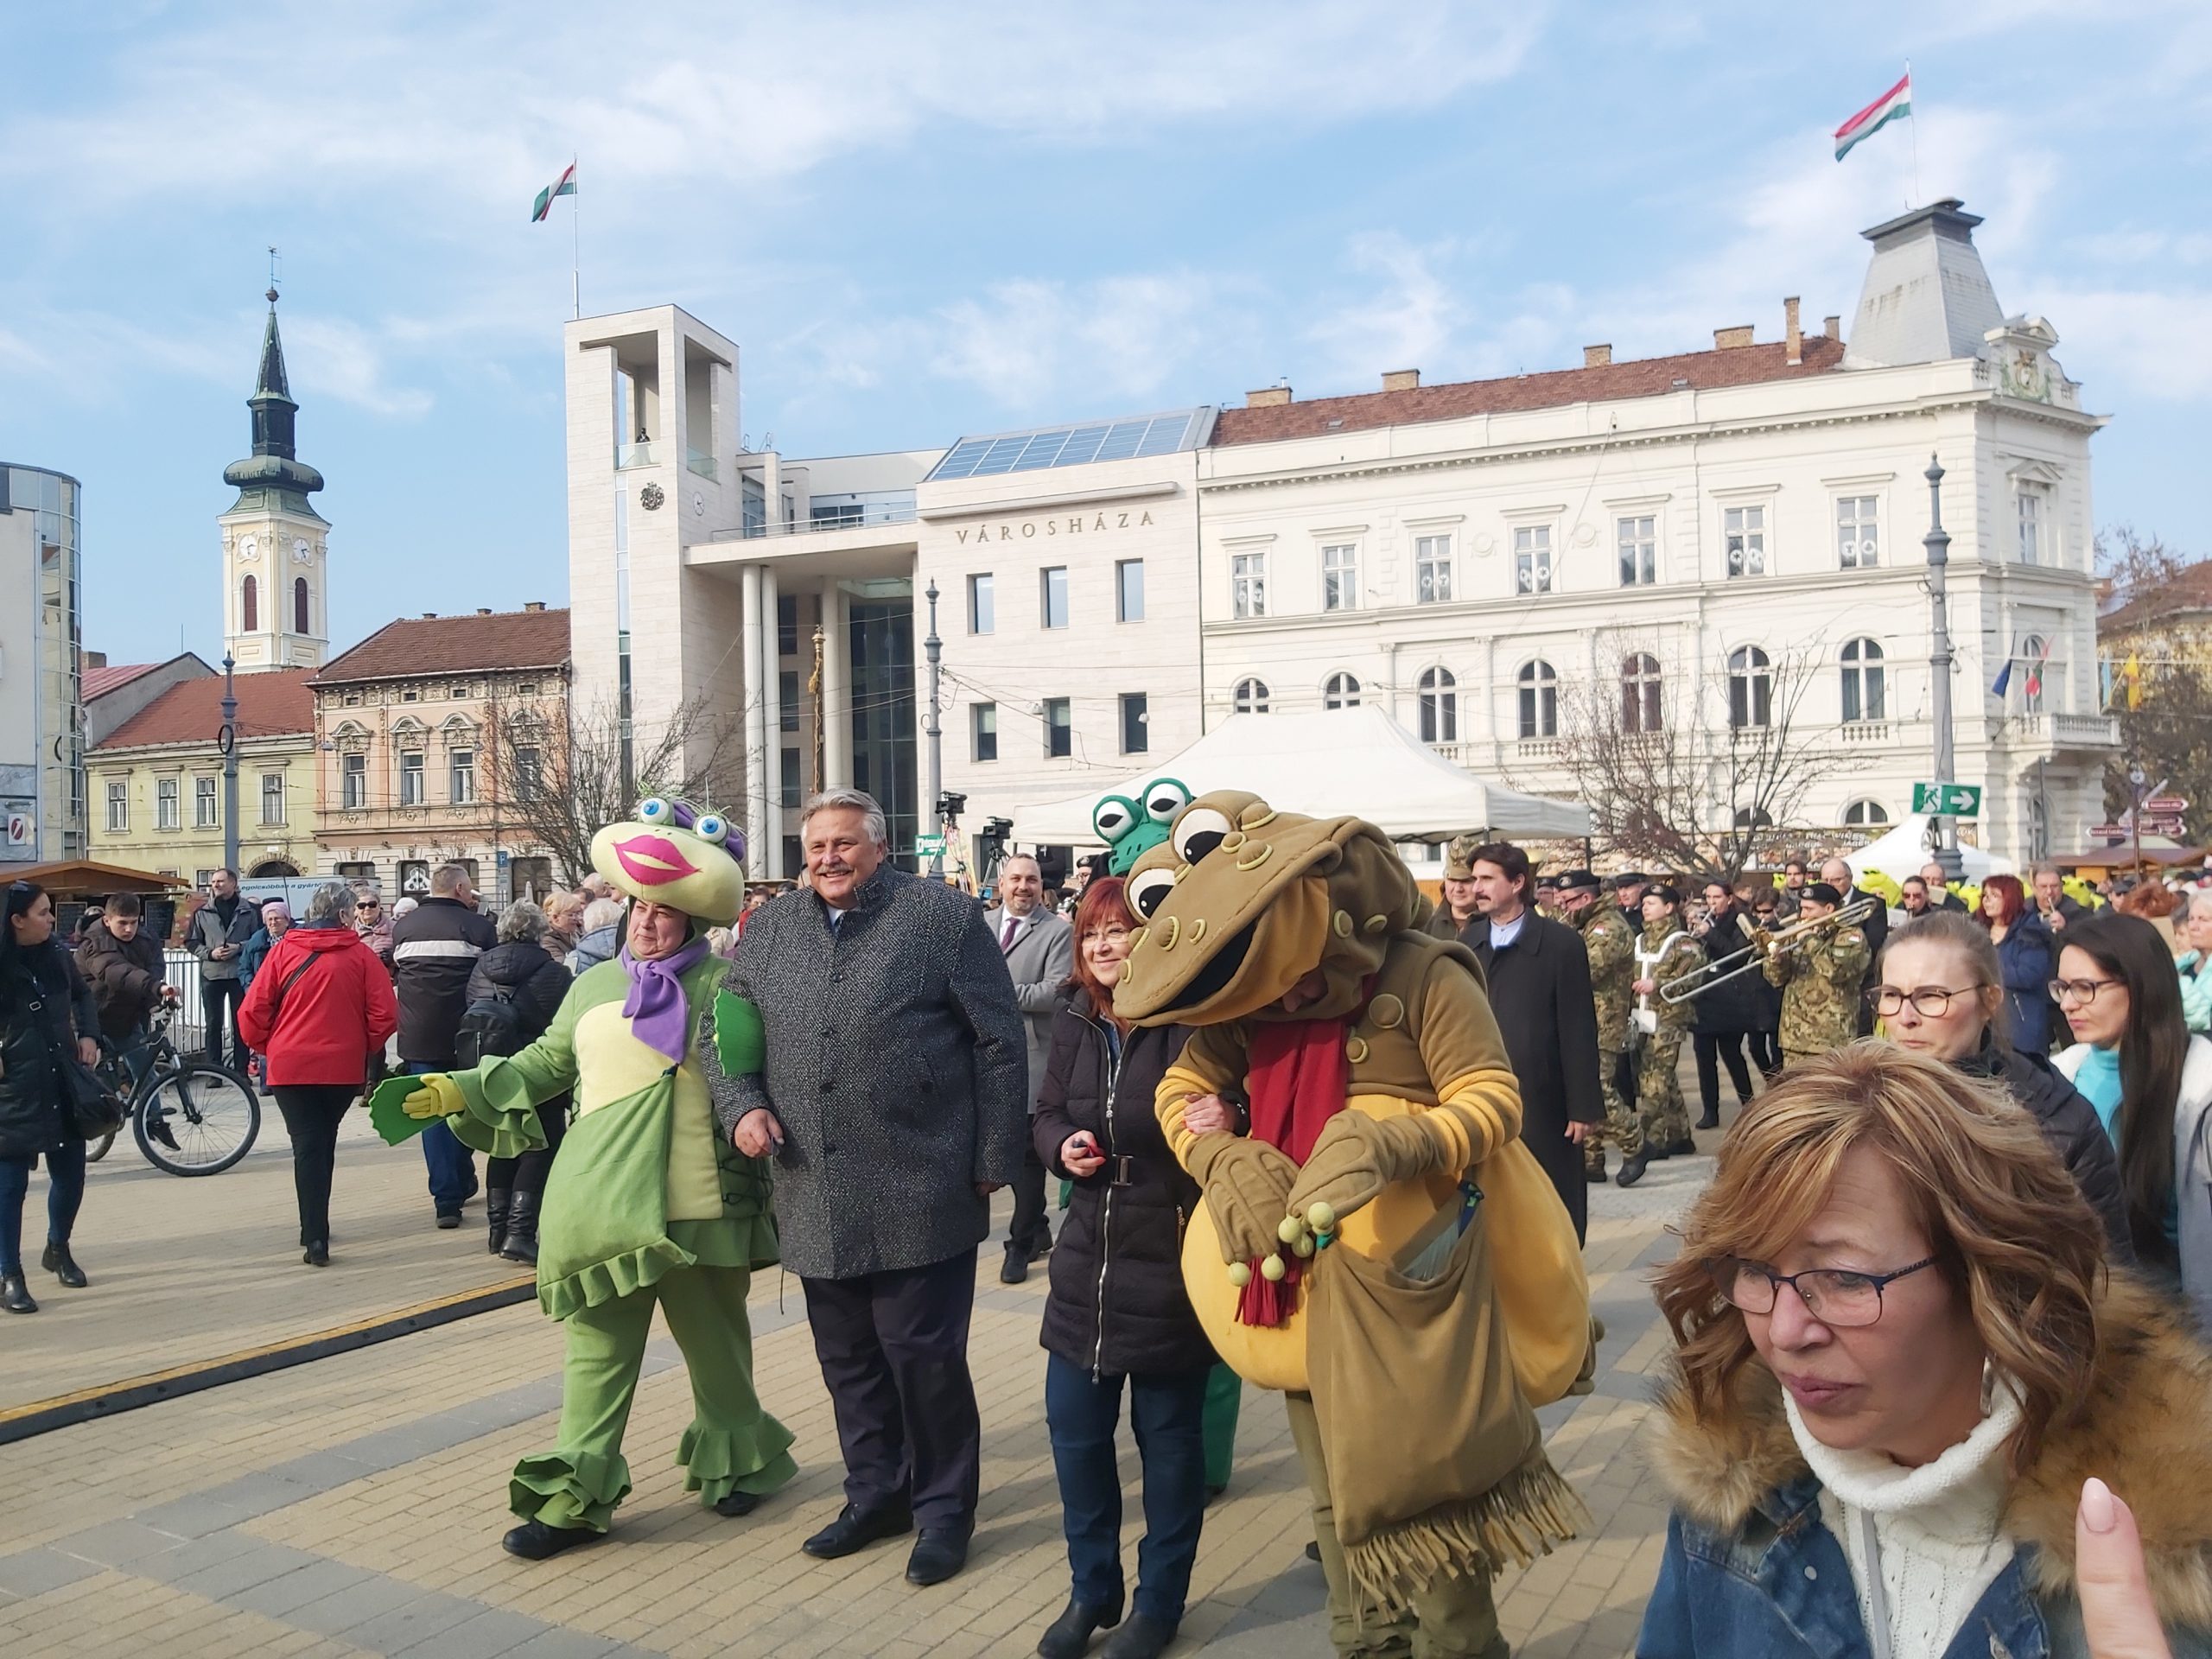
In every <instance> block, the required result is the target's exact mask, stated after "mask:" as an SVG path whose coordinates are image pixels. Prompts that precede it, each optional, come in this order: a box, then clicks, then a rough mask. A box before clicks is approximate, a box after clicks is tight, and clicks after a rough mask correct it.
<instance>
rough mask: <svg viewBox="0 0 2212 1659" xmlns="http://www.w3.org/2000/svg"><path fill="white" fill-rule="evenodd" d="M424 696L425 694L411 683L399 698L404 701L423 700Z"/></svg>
mask: <svg viewBox="0 0 2212 1659" xmlns="http://www.w3.org/2000/svg"><path fill="white" fill-rule="evenodd" d="M422 696H423V694H422V693H421V692H420V691H418V690H416V689H415V688H414V687H413V686H411V685H410V687H408V688H407V690H404V691H403V692H401V693H400V694H399V700H400V701H401V702H420V701H421V700H422Z"/></svg>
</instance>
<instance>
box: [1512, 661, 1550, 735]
mask: <svg viewBox="0 0 2212 1659" xmlns="http://www.w3.org/2000/svg"><path fill="white" fill-rule="evenodd" d="M1520 690H1521V738H1522V741H1523V742H1526V741H1529V739H1530V738H1541V737H1557V736H1558V735H1559V675H1558V673H1557V672H1556V671H1554V669H1553V667H1552V665H1551V664H1549V663H1548V662H1545V661H1544V660H1543V659H1542V658H1537V659H1536V660H1535V662H1533V663H1528V664H1523V665H1522V669H1521V675H1520Z"/></svg>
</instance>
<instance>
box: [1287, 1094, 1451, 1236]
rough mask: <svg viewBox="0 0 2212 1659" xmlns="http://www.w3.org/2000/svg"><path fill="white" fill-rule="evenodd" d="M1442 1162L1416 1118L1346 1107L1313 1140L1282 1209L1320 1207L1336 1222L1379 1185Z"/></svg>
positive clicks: (1441, 1153)
mask: <svg viewBox="0 0 2212 1659" xmlns="http://www.w3.org/2000/svg"><path fill="white" fill-rule="evenodd" d="M1443 1160H1444V1148H1443V1147H1442V1146H1441V1145H1440V1143H1439V1142H1438V1141H1437V1139H1436V1137H1435V1136H1434V1135H1431V1134H1430V1133H1429V1132H1428V1130H1427V1128H1426V1127H1424V1126H1423V1124H1422V1123H1421V1119H1420V1118H1419V1117H1418V1116H1408V1117H1370V1116H1368V1115H1367V1114H1366V1113H1365V1112H1361V1111H1353V1110H1351V1109H1346V1110H1344V1111H1341V1112H1338V1114H1337V1115H1336V1116H1334V1117H1332V1118H1331V1119H1330V1120H1329V1122H1328V1123H1327V1125H1326V1126H1325V1128H1323V1129H1322V1131H1321V1133H1320V1135H1319V1136H1318V1137H1316V1138H1315V1140H1314V1142H1313V1152H1312V1154H1309V1155H1308V1156H1307V1158H1306V1166H1305V1167H1304V1168H1303V1169H1301V1170H1300V1171H1299V1173H1298V1184H1297V1185H1295V1186H1294V1187H1292V1188H1291V1189H1290V1197H1289V1202H1288V1204H1287V1205H1286V1206H1285V1208H1286V1210H1287V1212H1288V1213H1289V1214H1291V1215H1294V1216H1303V1215H1304V1214H1305V1213H1306V1211H1307V1210H1308V1209H1309V1208H1311V1207H1312V1206H1313V1205H1315V1204H1317V1203H1319V1204H1325V1205H1328V1206H1329V1207H1330V1208H1331V1209H1332V1210H1334V1211H1336V1212H1337V1217H1338V1220H1339V1221H1341V1220H1342V1219H1343V1218H1344V1217H1346V1216H1348V1215H1350V1214H1351V1212H1352V1211H1355V1210H1357V1209H1358V1208H1359V1207H1360V1206H1361V1205H1363V1204H1367V1203H1370V1202H1371V1201H1372V1200H1373V1199H1374V1198H1375V1197H1376V1194H1377V1193H1379V1192H1382V1191H1383V1188H1384V1187H1386V1186H1390V1185H1395V1184H1396V1183H1397V1182H1399V1181H1409V1180H1411V1179H1414V1177H1415V1176H1418V1175H1426V1174H1427V1173H1429V1171H1431V1170H1433V1169H1434V1168H1435V1167H1436V1166H1438V1165H1439V1164H1440V1163H1442V1162H1443ZM1278 1213H1279V1214H1280V1213H1281V1212H1278Z"/></svg>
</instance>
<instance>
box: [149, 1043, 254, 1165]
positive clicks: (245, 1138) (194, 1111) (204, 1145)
mask: <svg viewBox="0 0 2212 1659" xmlns="http://www.w3.org/2000/svg"><path fill="white" fill-rule="evenodd" d="M130 1130H131V1133H132V1134H133V1135H136V1136H137V1140H138V1150H139V1151H140V1152H142V1153H143V1154H146V1161H147V1162H148V1163H149V1164H151V1165H153V1166H154V1167H155V1168H156V1169H161V1170H167V1171H168V1173H170V1174H172V1175H213V1174H217V1173H220V1172H221V1171H223V1170H226V1169H228V1168H229V1167H230V1166H232V1164H235V1163H236V1162H238V1160H239V1159H241V1158H243V1157H245V1155H246V1154H247V1153H249V1152H251V1151H252V1150H253V1141H254V1137H255V1136H256V1135H259V1134H260V1133H261V1099H260V1096H257V1094H255V1093H254V1090H253V1085H252V1084H249V1083H248V1082H247V1081H246V1080H245V1078H244V1077H240V1076H238V1073H237V1072H235V1071H226V1069H225V1068H223V1067H222V1066H219V1065H208V1064H207V1062H206V1061H205V1060H188V1061H186V1062H185V1063H184V1064H183V1065H180V1066H178V1067H176V1068H175V1070H174V1071H162V1072H159V1073H157V1074H156V1077H155V1078H154V1080H153V1081H152V1083H151V1084H149V1086H148V1087H147V1089H146V1090H145V1091H144V1092H143V1094H142V1095H141V1096H139V1098H138V1102H137V1109H136V1110H135V1111H133V1112H132V1113H131V1115H130ZM172 1142H173V1143H174V1144H171V1143H172Z"/></svg>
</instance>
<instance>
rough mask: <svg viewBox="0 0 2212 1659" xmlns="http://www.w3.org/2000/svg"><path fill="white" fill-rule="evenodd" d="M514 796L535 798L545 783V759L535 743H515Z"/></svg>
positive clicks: (526, 798)
mask: <svg viewBox="0 0 2212 1659" xmlns="http://www.w3.org/2000/svg"><path fill="white" fill-rule="evenodd" d="M514 755H515V797H516V798H517V799H518V800H524V801H529V800H535V799H536V798H537V791H539V790H540V789H541V788H543V786H544V783H545V760H544V757H543V754H542V753H540V752H539V750H538V747H537V745H536V744H535V743H518V744H516V745H515V749H514Z"/></svg>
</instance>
